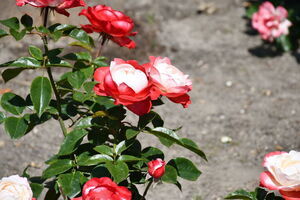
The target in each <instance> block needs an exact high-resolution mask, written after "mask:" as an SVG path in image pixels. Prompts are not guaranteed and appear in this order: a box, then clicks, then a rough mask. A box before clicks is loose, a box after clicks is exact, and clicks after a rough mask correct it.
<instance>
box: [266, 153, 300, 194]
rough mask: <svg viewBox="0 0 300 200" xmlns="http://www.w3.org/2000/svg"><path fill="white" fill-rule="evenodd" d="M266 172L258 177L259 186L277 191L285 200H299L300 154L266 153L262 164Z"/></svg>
mask: <svg viewBox="0 0 300 200" xmlns="http://www.w3.org/2000/svg"><path fill="white" fill-rule="evenodd" d="M263 166H264V167H265V168H266V169H267V171H265V172H263V173H261V175H260V185H261V186H262V187H265V188H268V189H269V190H279V192H280V193H281V195H282V196H283V197H284V199H285V200H295V199H300V152H297V151H290V152H289V153H287V152H282V151H276V152H271V153H268V154H267V155H266V156H265V158H264V162H263Z"/></svg>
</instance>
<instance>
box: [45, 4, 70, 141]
mask: <svg viewBox="0 0 300 200" xmlns="http://www.w3.org/2000/svg"><path fill="white" fill-rule="evenodd" d="M42 13H43V14H44V15H43V17H44V22H43V25H44V27H47V23H48V15H49V7H46V8H44V9H43V10H42ZM42 40H43V43H44V50H45V54H46V55H47V54H48V51H49V50H48V39H47V36H46V35H44V36H43V37H42ZM47 62H48V58H47V56H45V58H44V67H45V68H46V69H47V73H48V76H49V79H50V82H51V86H52V89H53V91H54V94H55V97H56V102H57V110H58V121H59V125H60V128H61V130H62V132H63V134H64V136H66V135H67V133H68V132H67V129H66V127H65V124H64V121H63V119H62V118H61V114H62V113H61V98H60V95H59V93H58V91H57V88H56V85H55V81H54V79H53V75H52V71H51V67H46V63H47Z"/></svg>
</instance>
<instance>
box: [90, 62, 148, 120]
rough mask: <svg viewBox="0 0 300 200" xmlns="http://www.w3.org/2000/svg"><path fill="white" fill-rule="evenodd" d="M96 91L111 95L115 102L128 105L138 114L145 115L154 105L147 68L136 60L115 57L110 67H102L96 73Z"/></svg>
mask: <svg viewBox="0 0 300 200" xmlns="http://www.w3.org/2000/svg"><path fill="white" fill-rule="evenodd" d="M94 78H95V81H97V82H98V84H96V85H95V87H94V91H95V93H96V94H97V95H100V96H110V97H112V98H113V99H114V100H115V102H114V103H115V104H116V105H118V104H121V105H124V106H126V107H127V108H128V109H129V110H131V111H132V112H133V113H135V114H137V115H143V114H146V113H148V112H149V111H150V109H151V107H152V103H151V99H150V97H149V95H150V86H151V85H150V82H149V80H148V77H147V76H146V73H145V69H144V68H143V67H142V66H141V65H139V64H138V62H137V61H135V60H129V61H124V60H122V59H118V58H115V59H114V61H112V62H111V64H110V66H109V67H100V68H98V69H96V71H95V73H94Z"/></svg>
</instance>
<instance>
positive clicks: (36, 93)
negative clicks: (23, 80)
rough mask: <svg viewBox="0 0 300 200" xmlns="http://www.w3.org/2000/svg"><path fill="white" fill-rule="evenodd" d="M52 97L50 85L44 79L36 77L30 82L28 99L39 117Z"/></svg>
mask: <svg viewBox="0 0 300 200" xmlns="http://www.w3.org/2000/svg"><path fill="white" fill-rule="evenodd" d="M51 96H52V89H51V83H50V81H49V79H48V78H46V77H41V76H39V77H37V78H35V79H34V80H33V81H32V84H31V88H30V97H31V101H32V103H33V107H34V109H35V110H36V112H37V114H38V116H41V115H42V114H43V112H44V111H45V109H46V108H47V106H48V105H49V103H50V100H51Z"/></svg>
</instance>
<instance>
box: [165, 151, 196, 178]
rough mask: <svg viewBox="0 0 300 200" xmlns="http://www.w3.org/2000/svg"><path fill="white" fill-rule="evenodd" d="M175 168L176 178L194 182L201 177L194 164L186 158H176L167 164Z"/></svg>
mask: <svg viewBox="0 0 300 200" xmlns="http://www.w3.org/2000/svg"><path fill="white" fill-rule="evenodd" d="M169 164H170V165H172V166H173V167H175V168H176V170H177V173H178V176H180V177H181V178H184V179H186V180H189V181H196V180H197V179H198V177H199V176H200V175H201V172H200V171H199V170H198V169H197V167H196V166H195V165H194V163H193V162H192V161H190V160H188V159H186V158H182V157H178V158H175V159H172V160H171V161H170V162H169Z"/></svg>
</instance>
